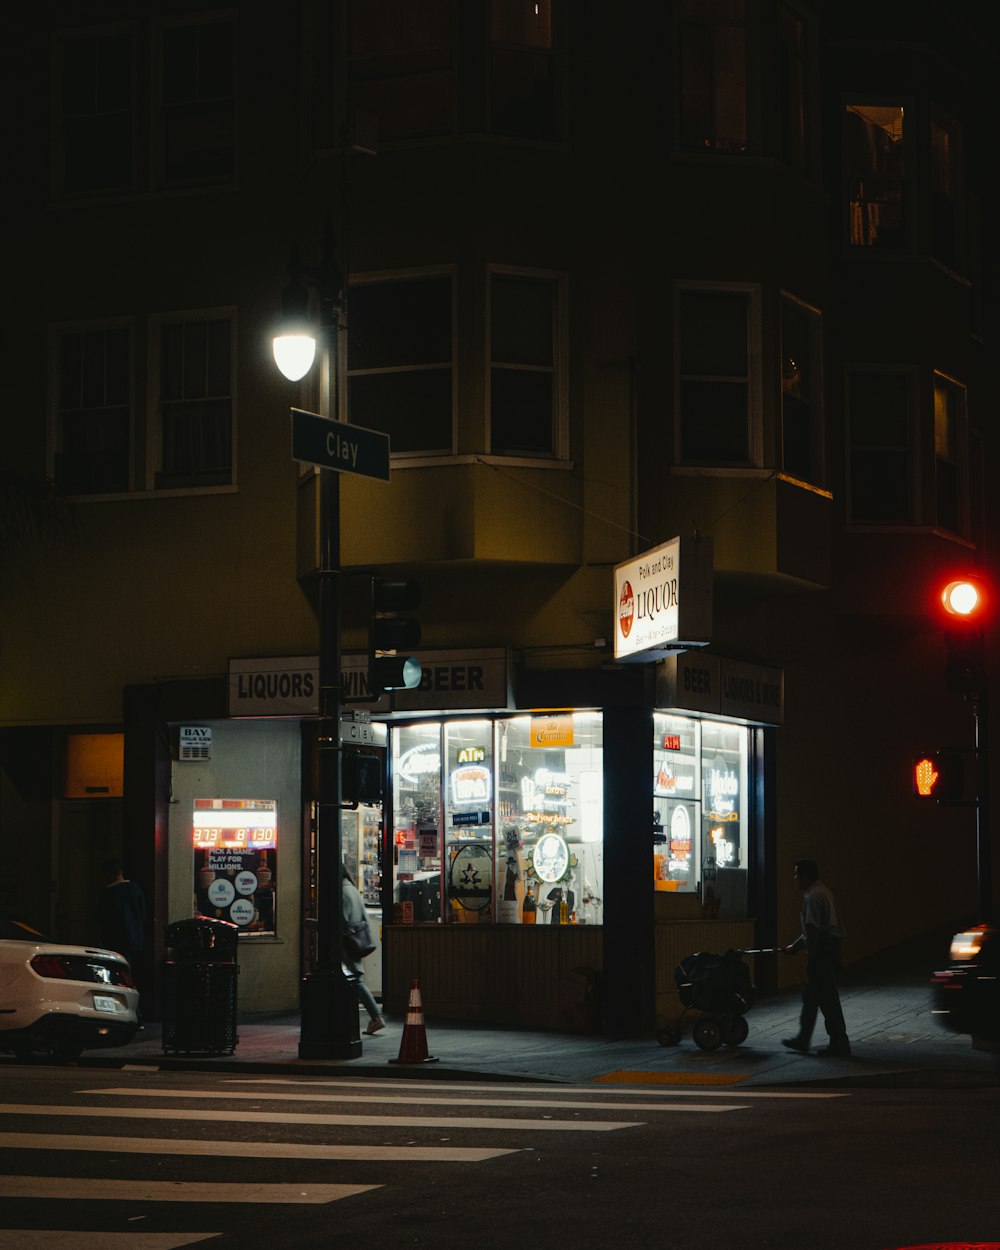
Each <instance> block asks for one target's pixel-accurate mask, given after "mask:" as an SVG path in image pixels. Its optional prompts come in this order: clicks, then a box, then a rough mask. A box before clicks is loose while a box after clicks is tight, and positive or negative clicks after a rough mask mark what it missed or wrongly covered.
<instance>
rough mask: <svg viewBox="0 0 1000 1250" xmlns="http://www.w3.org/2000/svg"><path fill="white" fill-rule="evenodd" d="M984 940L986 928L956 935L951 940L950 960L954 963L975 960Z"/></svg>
mask: <svg viewBox="0 0 1000 1250" xmlns="http://www.w3.org/2000/svg"><path fill="white" fill-rule="evenodd" d="M985 938H986V926H985V925H980V926H979V928H977V929H969V930H967V931H966V932H965V933H956V934H955V936H954V937H953V938H952V939H951V958H952V960H953V961H954V962H955V963H960V962H961V961H962V960H965V959H975V958H976V957H977V956H978V955H979V952H980V951H981V950H982V947H983V942H984V940H985Z"/></svg>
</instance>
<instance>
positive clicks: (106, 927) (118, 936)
mask: <svg viewBox="0 0 1000 1250" xmlns="http://www.w3.org/2000/svg"><path fill="white" fill-rule="evenodd" d="M104 873H105V879H106V881H107V885H105V887H104V890H103V892H102V894H101V898H100V901H99V902H98V904H97V929H98V933H99V934H100V942H101V945H102V946H106V947H107V948H108V950H112V951H117V952H118V953H119V954H120V955H124V956H125V958H126V959H127V960H128V962H129V965H130V967H131V968H132V973H133V976H134V975H135V971H136V964H137V963H138V962H139V960H140V959H141V957H142V951H143V946H144V945H145V936H146V900H145V898H144V897H143V893H142V890H141V889H140V888H139V883H138V882H137V881H129V880H127V879H126V878H125V876H124V874H123V873H122V866H121V864H120V863H119V862H118V860H113V859H109V860H107V861H106V862H105V864H104Z"/></svg>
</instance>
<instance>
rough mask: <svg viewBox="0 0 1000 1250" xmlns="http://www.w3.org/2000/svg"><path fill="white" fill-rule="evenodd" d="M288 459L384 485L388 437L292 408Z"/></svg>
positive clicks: (387, 473)
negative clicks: (290, 445)
mask: <svg viewBox="0 0 1000 1250" xmlns="http://www.w3.org/2000/svg"><path fill="white" fill-rule="evenodd" d="M292 459H293V460H303V461H305V463H306V464H315V465H318V466H319V467H320V468H321V469H336V470H337V471H338V472H339V473H357V474H360V476H361V477H377V478H379V479H380V480H381V481H383V482H388V480H389V436H388V434H380V433H379V432H378V431H377V430H366V429H365V428H364V427H363V426H360V425H348V424H347V423H346V422H344V421H331V420H330V418H329V417H321V416H320V415H319V413H316V412H306V411H305V410H304V409H302V408H293V409H292Z"/></svg>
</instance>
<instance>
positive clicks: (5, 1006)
mask: <svg viewBox="0 0 1000 1250" xmlns="http://www.w3.org/2000/svg"><path fill="white" fill-rule="evenodd" d="M21 934H23V936H21ZM138 1006H139V993H138V991H137V990H136V988H135V982H134V981H133V980H132V973H131V971H130V970H129V966H128V961H127V960H126V959H125V957H124V955H119V954H117V953H116V952H115V951H108V950H102V949H100V948H95V947H89V946H69V945H66V944H65V943H62V942H50V941H48V940H47V939H46V938H45V937H43V935H42V934H40V933H37V932H36V931H35V930H34V929H31V928H30V927H29V926H28V925H25V924H23V923H22V922H20V921H12V920H6V921H4V922H3V923H2V925H0V1050H6V1051H13V1052H14V1054H15V1055H17V1057H18V1058H19V1059H26V1058H28V1057H29V1056H31V1055H49V1056H51V1057H53V1058H55V1059H61V1060H68V1059H77V1058H79V1056H80V1053H81V1051H84V1050H89V1049H93V1048H95V1047H99V1046H125V1045H127V1044H128V1043H129V1042H130V1041H131V1040H132V1038H133V1037H134V1036H135V1033H136V1030H137V1029H138V1027H139V1019H138V1016H137V1014H136V1013H137V1009H138Z"/></svg>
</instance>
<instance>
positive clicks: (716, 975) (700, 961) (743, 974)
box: [674, 950, 754, 1015]
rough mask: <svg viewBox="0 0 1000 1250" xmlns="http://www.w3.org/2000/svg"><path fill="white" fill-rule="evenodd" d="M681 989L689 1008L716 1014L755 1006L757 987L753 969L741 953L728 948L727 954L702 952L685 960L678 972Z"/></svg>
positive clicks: (745, 1009) (676, 973)
mask: <svg viewBox="0 0 1000 1250" xmlns="http://www.w3.org/2000/svg"><path fill="white" fill-rule="evenodd" d="M674 980H675V981H676V982H677V992H678V994H679V995H680V1000H681V1002H682V1003H683V1004H684V1006H685V1007H694V1008H695V1010H696V1011H706V1012H709V1013H711V1014H713V1015H719V1014H723V1013H727V1012H737V1013H739V1014H741V1015H742V1014H743V1013H744V1012H747V1011H749V1010H750V1008H751V1007H752V1006H753V1000H754V987H753V982H752V980H751V979H750V969H749V968H748V967H747V966H746V964H745V963H744V962H743V960H742V959H741V958H740V955H739V952H738V951H734V950H728V951H726V953H725V954H724V955H714V954H712V953H710V952H709V951H700V952H698V954H695V955H688V956H687V958H686V959H682V960H681V962H680V964H679V966H678V968H677V971H676V972H675V973H674Z"/></svg>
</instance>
